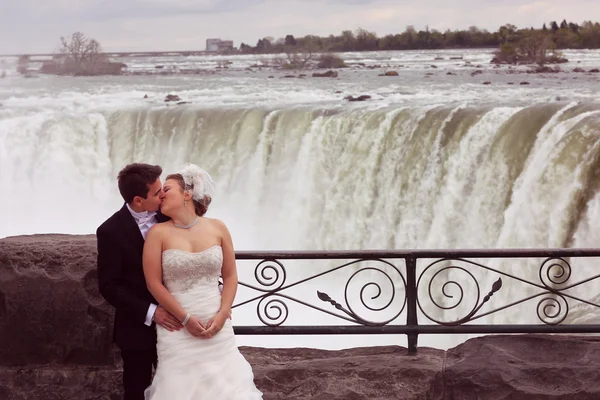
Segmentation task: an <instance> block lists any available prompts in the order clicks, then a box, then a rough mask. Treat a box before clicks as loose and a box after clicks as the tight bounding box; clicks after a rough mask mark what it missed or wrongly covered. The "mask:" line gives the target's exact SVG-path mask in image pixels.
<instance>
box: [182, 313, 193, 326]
mask: <svg viewBox="0 0 600 400" xmlns="http://www.w3.org/2000/svg"><path fill="white" fill-rule="evenodd" d="M191 316H192V315H191V314H190V313H187V315H186V316H185V319H184V320H183V322H182V323H181V324H182V325H183V326H185V324H187V322H188V321H189V320H190V317H191Z"/></svg>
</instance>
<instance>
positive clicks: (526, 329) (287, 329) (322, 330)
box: [233, 324, 600, 335]
mask: <svg viewBox="0 0 600 400" xmlns="http://www.w3.org/2000/svg"><path fill="white" fill-rule="evenodd" d="M233 329H234V331H235V334H236V335H389V334H401V333H413V334H445V333H459V334H460V333H464V334H469V333H472V334H477V333H482V334H483V333H600V324H593V325H583V324H580V325H544V324H539V325H524V324H523V325H519V324H516V325H459V326H445V325H418V326H406V325H386V326H381V327H368V326H336V325H323V326H298V325H293V326H292V325H290V326H276V327H271V326H234V328H233Z"/></svg>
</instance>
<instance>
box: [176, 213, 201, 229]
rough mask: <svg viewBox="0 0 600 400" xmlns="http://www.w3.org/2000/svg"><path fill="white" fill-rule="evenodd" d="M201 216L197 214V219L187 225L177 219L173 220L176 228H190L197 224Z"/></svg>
mask: <svg viewBox="0 0 600 400" xmlns="http://www.w3.org/2000/svg"><path fill="white" fill-rule="evenodd" d="M199 219H200V218H199V217H198V216H197V215H196V219H194V220H193V221H192V223H190V224H187V225H182V224H178V223H176V222H175V221H173V225H175V227H176V228H181V229H190V228H191V227H192V226H194V225H196V223H197V222H198V220H199Z"/></svg>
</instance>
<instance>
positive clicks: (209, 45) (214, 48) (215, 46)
mask: <svg viewBox="0 0 600 400" xmlns="http://www.w3.org/2000/svg"><path fill="white" fill-rule="evenodd" d="M206 51H209V52H214V53H227V52H230V51H233V40H221V39H206Z"/></svg>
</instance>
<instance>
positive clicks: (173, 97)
mask: <svg viewBox="0 0 600 400" xmlns="http://www.w3.org/2000/svg"><path fill="white" fill-rule="evenodd" d="M169 101H181V98H180V97H179V96H177V95H176V94H168V95H167V97H165V103H167V102H169Z"/></svg>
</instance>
